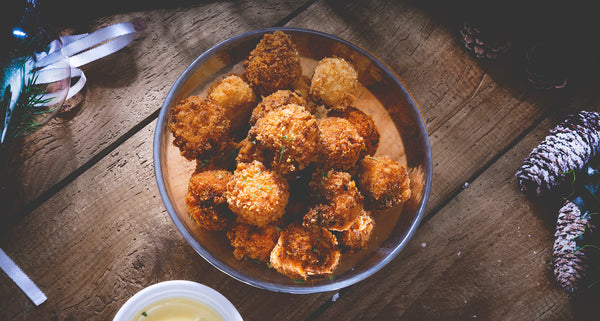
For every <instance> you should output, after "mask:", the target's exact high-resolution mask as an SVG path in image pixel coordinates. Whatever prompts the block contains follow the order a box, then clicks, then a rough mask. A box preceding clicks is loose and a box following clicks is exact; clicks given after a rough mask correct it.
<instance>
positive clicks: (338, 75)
mask: <svg viewBox="0 0 600 321" xmlns="http://www.w3.org/2000/svg"><path fill="white" fill-rule="evenodd" d="M359 91H360V83H359V81H358V73H357V72H356V69H354V66H352V64H350V63H349V62H347V61H346V60H344V59H343V58H323V59H321V60H320V61H319V62H318V63H317V67H316V68H315V71H314V74H313V76H312V79H311V82H310V96H311V97H312V98H313V99H314V100H315V101H319V102H322V103H323V104H325V106H326V107H328V108H334V109H342V110H343V109H345V108H346V107H347V106H349V105H350V104H352V102H354V100H355V99H356V97H357V96H358V93H359Z"/></svg>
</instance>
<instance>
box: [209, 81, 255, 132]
mask: <svg viewBox="0 0 600 321" xmlns="http://www.w3.org/2000/svg"><path fill="white" fill-rule="evenodd" d="M206 96H207V97H208V98H210V99H212V100H213V101H214V102H216V103H217V104H218V105H220V106H221V107H223V110H224V111H225V115H226V116H227V118H228V119H229V120H230V121H231V128H232V131H239V130H242V129H247V128H246V126H247V123H248V119H249V118H250V114H251V113H252V109H253V108H254V106H255V105H256V95H255V94H254V90H252V88H250V85H248V83H246V82H245V81H244V80H243V79H242V78H241V77H240V76H238V75H234V74H233V75H229V76H226V77H224V78H222V79H219V80H217V81H215V82H214V83H213V84H212V85H211V87H210V88H209V89H208V92H207V94H206Z"/></svg>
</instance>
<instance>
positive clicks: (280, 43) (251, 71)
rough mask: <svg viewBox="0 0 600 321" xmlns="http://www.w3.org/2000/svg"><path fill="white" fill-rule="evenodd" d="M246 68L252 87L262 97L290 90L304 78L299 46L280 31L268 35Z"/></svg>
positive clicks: (252, 54)
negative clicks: (302, 76)
mask: <svg viewBox="0 0 600 321" xmlns="http://www.w3.org/2000/svg"><path fill="white" fill-rule="evenodd" d="M243 64H244V69H245V70H246V78H247V80H248V83H249V84H250V86H251V87H252V88H253V89H254V91H255V92H256V93H257V94H258V95H260V96H267V95H270V94H271V93H273V92H275V91H276V90H279V89H290V88H291V87H292V85H293V84H294V83H295V82H296V80H297V79H298V78H299V77H300V76H301V75H302V67H301V66H300V56H299V55H298V50H297V49H296V45H295V44H294V43H293V41H292V37H291V36H290V35H288V34H286V33H284V32H282V31H280V30H278V31H275V32H274V33H272V34H265V35H264V36H263V38H262V39H261V40H260V42H259V43H258V44H257V45H256V47H255V48H254V50H252V52H250V56H249V57H248V58H247V59H246V60H244V63H243Z"/></svg>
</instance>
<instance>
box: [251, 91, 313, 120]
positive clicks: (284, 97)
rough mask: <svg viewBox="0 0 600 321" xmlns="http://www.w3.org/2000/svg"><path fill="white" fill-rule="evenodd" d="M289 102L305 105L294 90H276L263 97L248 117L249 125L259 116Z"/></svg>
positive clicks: (304, 101)
mask: <svg viewBox="0 0 600 321" xmlns="http://www.w3.org/2000/svg"><path fill="white" fill-rule="evenodd" d="M289 104H294V105H298V106H302V107H305V108H306V105H307V104H306V100H304V98H302V97H301V96H299V95H298V94H296V93H295V92H293V91H291V90H288V89H283V90H278V91H276V92H274V93H272V94H270V95H269V96H267V97H265V98H263V99H262V101H261V102H260V103H258V105H256V107H255V108H254V110H253V111H252V116H251V117H250V125H254V124H255V123H256V121H257V120H258V119H259V118H262V117H264V116H265V115H266V114H268V113H270V112H272V111H273V110H276V109H279V108H281V107H283V106H286V105H289ZM309 112H310V111H309Z"/></svg>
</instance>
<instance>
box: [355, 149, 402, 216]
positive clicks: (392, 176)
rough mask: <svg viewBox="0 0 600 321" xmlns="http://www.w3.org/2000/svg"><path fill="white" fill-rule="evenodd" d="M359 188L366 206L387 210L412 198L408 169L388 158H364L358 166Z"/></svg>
mask: <svg viewBox="0 0 600 321" xmlns="http://www.w3.org/2000/svg"><path fill="white" fill-rule="evenodd" d="M357 175H358V186H359V189H360V191H361V193H362V195H363V196H364V197H365V206H366V207H367V208H373V209H385V208H390V207H394V206H396V205H398V204H401V203H404V202H405V201H407V200H408V199H409V198H410V196H411V190H410V178H409V177H408V172H407V171H406V167H405V166H403V165H400V164H399V163H398V162H397V161H396V160H394V159H391V158H389V157H387V156H378V157H371V156H367V157H365V158H363V159H362V160H361V161H360V163H359V166H358V174H357Z"/></svg>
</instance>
